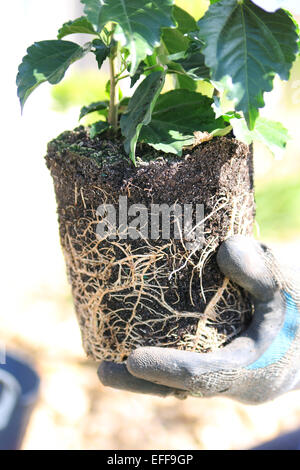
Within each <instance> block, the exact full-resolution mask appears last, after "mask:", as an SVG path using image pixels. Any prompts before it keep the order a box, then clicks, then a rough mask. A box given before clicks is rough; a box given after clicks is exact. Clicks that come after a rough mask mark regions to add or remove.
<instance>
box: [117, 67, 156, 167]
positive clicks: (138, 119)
mask: <svg viewBox="0 0 300 470" xmlns="http://www.w3.org/2000/svg"><path fill="white" fill-rule="evenodd" d="M164 79H165V75H164V73H163V72H153V73H151V74H150V75H148V76H147V77H146V78H145V79H144V80H143V81H142V83H140V85H139V86H138V87H137V89H136V90H135V92H134V94H133V96H132V98H131V100H130V101H129V105H128V108H127V112H126V113H125V114H123V116H122V117H121V119H120V126H121V131H122V134H123V136H124V137H125V142H124V148H125V150H126V152H127V153H128V154H129V155H130V158H131V160H132V161H133V163H134V164H135V147H136V142H137V139H138V136H139V133H140V131H141V128H142V126H144V125H147V124H149V122H150V121H151V114H152V110H153V107H154V105H155V102H156V100H157V98H158V96H159V93H160V92H161V89H162V87H163V84H164Z"/></svg>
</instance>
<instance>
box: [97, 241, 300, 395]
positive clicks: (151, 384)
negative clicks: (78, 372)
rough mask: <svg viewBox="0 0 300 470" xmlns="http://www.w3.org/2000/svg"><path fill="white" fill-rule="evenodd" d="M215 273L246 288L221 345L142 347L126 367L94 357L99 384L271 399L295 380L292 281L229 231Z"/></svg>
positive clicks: (299, 378)
mask: <svg viewBox="0 0 300 470" xmlns="http://www.w3.org/2000/svg"><path fill="white" fill-rule="evenodd" d="M217 262H218V265H219V268H220V270H221V271H222V273H223V274H224V275H225V276H226V277H228V278H229V279H230V280H232V281H233V282H235V283H236V284H238V285H240V286H241V287H243V288H244V289H245V290H246V291H248V292H249V294H250V296H251V297H252V301H253V305H254V315H253V319H252V321H251V324H250V326H249V327H248V329H247V330H246V331H245V332H244V333H242V334H241V335H240V336H238V337H237V338H235V339H234V340H233V341H232V342H231V343H230V344H229V345H227V346H225V347H224V348H222V349H220V350H218V351H216V352H213V353H206V354H200V353H196V352H189V351H180V350H177V349H171V348H158V347H142V348H138V349H136V350H135V351H133V352H132V353H131V354H130V356H129V358H128V359H127V362H126V364H115V363H112V362H106V361H105V362H102V363H101V364H100V366H99V368H98V375H99V378H100V381H101V382H102V383H103V384H104V385H107V386H110V387H114V388H119V389H125V390H130V391H133V392H138V393H149V394H154V395H160V396H169V395H175V396H177V397H178V398H185V397H186V396H188V395H192V396H200V397H210V396H216V395H219V396H226V397H230V398H234V399H236V400H239V401H242V402H244V403H252V404H256V403H262V402H264V401H267V400H271V399H273V398H275V397H277V396H279V395H281V394H283V393H285V392H287V391H289V390H293V389H295V388H297V386H298V385H299V384H300V281H299V277H300V276H299V273H296V272H293V273H292V274H290V273H289V274H287V273H286V272H284V269H283V268H282V267H280V266H279V265H278V263H277V261H276V260H275V258H274V257H273V255H272V253H271V252H270V250H269V249H268V248H267V247H266V246H264V245H263V244H260V243H259V242H257V241H255V240H253V239H250V238H247V237H243V236H240V235H235V236H233V237H230V238H229V239H228V240H226V241H225V242H223V243H222V245H221V246H220V248H219V251H218V254H217Z"/></svg>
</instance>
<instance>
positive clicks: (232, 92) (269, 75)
mask: <svg viewBox="0 0 300 470" xmlns="http://www.w3.org/2000/svg"><path fill="white" fill-rule="evenodd" d="M198 25H199V28H200V33H199V34H200V37H201V38H202V39H203V40H204V41H205V43H206V45H205V48H204V49H203V53H204V55H205V63H206V65H207V66H208V67H209V68H210V69H211V71H212V79H213V80H215V81H222V80H223V86H224V88H225V90H226V91H228V98H229V99H233V100H235V102H236V105H235V108H236V110H237V111H243V113H244V116H245V118H246V121H247V124H248V126H249V128H250V129H253V128H254V124H255V120H256V119H257V116H258V108H261V107H263V106H264V99H263V93H264V92H266V91H271V90H272V87H273V79H274V76H275V74H278V75H279V76H280V77H281V78H282V79H283V80H287V79H288V78H289V74H290V69H291V66H292V63H293V62H294V60H295V57H296V53H297V50H298V46H297V40H298V36H297V34H296V27H295V25H294V23H293V21H292V19H291V18H290V17H289V15H288V14H287V13H286V12H285V11H283V10H278V11H277V12H275V13H268V12H266V11H264V10H262V9H261V8H259V7H257V6H256V5H254V4H253V3H252V2H251V1H250V0H243V1H237V0H220V1H219V2H217V3H215V4H213V5H211V6H210V7H209V9H208V11H207V12H206V14H205V15H204V17H203V18H202V19H201V20H200V21H199V22H198Z"/></svg>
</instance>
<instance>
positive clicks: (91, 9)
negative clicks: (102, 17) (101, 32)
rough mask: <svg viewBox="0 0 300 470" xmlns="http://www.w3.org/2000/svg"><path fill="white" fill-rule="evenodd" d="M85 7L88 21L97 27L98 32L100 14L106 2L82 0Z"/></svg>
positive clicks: (102, 0) (101, 0)
mask: <svg viewBox="0 0 300 470" xmlns="http://www.w3.org/2000/svg"><path fill="white" fill-rule="evenodd" d="M80 2H81V3H83V5H84V9H83V11H84V13H85V14H86V16H87V18H88V20H89V21H90V22H91V23H92V24H93V25H94V26H96V28H97V30H98V26H99V14H100V11H101V8H102V6H103V3H104V0H80Z"/></svg>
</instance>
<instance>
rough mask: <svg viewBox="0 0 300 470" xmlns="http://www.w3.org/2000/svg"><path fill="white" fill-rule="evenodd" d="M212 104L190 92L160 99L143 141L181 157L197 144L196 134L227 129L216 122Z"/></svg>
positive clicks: (176, 92) (164, 95) (181, 92)
mask: <svg viewBox="0 0 300 470" xmlns="http://www.w3.org/2000/svg"><path fill="white" fill-rule="evenodd" d="M212 103H213V100H212V99H210V98H208V97H207V96H203V95H201V94H200V93H196V92H192V91H188V90H172V91H169V92H167V93H164V94H163V95H160V97H159V98H158V100H157V102H156V105H155V107H154V110H153V112H152V119H151V122H150V123H149V124H148V125H147V126H144V127H143V128H142V130H141V134H140V139H139V140H142V141H145V142H147V143H148V144H149V145H152V147H154V148H156V149H158V150H163V151H164V152H170V153H174V154H176V155H179V156H180V155H181V153H182V148H183V147H186V146H188V145H191V144H192V143H193V142H194V132H195V131H202V132H203V131H207V132H213V131H215V130H216V129H222V128H224V127H225V125H224V121H223V119H222V118H219V119H215V114H214V112H213V109H212V107H211V105H212Z"/></svg>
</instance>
